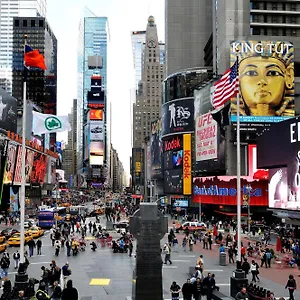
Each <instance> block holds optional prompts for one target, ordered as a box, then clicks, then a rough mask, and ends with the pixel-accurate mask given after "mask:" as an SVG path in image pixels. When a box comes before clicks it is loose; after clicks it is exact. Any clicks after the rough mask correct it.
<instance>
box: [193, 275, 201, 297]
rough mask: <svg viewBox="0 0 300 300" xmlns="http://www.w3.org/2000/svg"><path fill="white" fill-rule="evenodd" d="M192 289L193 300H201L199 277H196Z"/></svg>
mask: <svg viewBox="0 0 300 300" xmlns="http://www.w3.org/2000/svg"><path fill="white" fill-rule="evenodd" d="M193 288H194V298H195V300H201V293H202V282H201V279H200V278H199V277H197V279H196V281H195V282H194V283H193Z"/></svg>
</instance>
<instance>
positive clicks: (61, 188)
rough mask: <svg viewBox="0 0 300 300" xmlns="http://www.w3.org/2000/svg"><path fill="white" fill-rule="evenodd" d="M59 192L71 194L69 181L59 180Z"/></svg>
mask: <svg viewBox="0 0 300 300" xmlns="http://www.w3.org/2000/svg"><path fill="white" fill-rule="evenodd" d="M58 190H59V192H60V193H61V194H63V193H68V192H69V188H68V181H67V180H59V181H58Z"/></svg>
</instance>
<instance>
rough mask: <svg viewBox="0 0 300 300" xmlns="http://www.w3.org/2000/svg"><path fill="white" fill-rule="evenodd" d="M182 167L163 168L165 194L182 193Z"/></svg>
mask: <svg viewBox="0 0 300 300" xmlns="http://www.w3.org/2000/svg"><path fill="white" fill-rule="evenodd" d="M182 188H183V180H182V169H177V170H176V169H174V170H165V172H164V192H165V193H166V194H182Z"/></svg>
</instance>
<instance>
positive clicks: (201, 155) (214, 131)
mask: <svg viewBox="0 0 300 300" xmlns="http://www.w3.org/2000/svg"><path fill="white" fill-rule="evenodd" d="M195 153H196V161H203V160H209V159H216V158H217V157H218V123H217V122H216V121H215V120H214V119H213V118H212V115H211V113H210V112H209V113H206V114H204V115H201V116H198V117H197V118H196V122H195Z"/></svg>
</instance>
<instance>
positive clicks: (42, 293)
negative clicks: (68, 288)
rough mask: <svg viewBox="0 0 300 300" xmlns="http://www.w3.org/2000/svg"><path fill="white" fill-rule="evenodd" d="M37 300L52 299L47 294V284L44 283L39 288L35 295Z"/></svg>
mask: <svg viewBox="0 0 300 300" xmlns="http://www.w3.org/2000/svg"><path fill="white" fill-rule="evenodd" d="M35 298H36V299H37V300H47V299H50V296H49V295H48V293H47V292H46V287H45V284H44V283H43V282H41V283H40V286H39V288H38V290H37V291H36V293H35Z"/></svg>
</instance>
